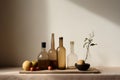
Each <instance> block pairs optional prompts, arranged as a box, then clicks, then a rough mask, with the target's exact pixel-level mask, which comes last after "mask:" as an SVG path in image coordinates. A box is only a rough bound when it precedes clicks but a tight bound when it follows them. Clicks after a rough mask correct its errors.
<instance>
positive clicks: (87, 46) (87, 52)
mask: <svg viewBox="0 0 120 80" xmlns="http://www.w3.org/2000/svg"><path fill="white" fill-rule="evenodd" d="M88 54H89V45H88V46H87V52H86V57H85V61H86V60H87V58H88Z"/></svg>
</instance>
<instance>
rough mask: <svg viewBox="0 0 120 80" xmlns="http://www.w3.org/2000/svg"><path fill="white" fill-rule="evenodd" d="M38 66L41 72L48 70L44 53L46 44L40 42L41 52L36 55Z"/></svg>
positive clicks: (46, 55) (46, 56) (47, 61)
mask: <svg viewBox="0 0 120 80" xmlns="http://www.w3.org/2000/svg"><path fill="white" fill-rule="evenodd" d="M38 66H39V68H40V69H41V70H44V69H48V66H49V60H48V54H47V51H46V42H42V44H41V52H40V54H39V55H38Z"/></svg>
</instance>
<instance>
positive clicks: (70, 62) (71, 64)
mask: <svg viewBox="0 0 120 80" xmlns="http://www.w3.org/2000/svg"><path fill="white" fill-rule="evenodd" d="M77 60H78V58H77V55H76V54H75V53H74V41H70V54H69V55H68V56H67V68H70V69H71V68H75V63H76V62H77Z"/></svg>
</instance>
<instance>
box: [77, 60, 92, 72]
mask: <svg viewBox="0 0 120 80" xmlns="http://www.w3.org/2000/svg"><path fill="white" fill-rule="evenodd" d="M75 67H76V68H77V69H78V70H82V71H86V70H88V69H89V67H90V64H89V63H85V61H84V60H79V61H78V62H77V63H75Z"/></svg>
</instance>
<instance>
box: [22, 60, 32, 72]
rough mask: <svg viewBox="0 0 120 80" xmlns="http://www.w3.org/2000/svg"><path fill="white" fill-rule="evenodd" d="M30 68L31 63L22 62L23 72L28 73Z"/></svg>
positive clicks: (27, 61)
mask: <svg viewBox="0 0 120 80" xmlns="http://www.w3.org/2000/svg"><path fill="white" fill-rule="evenodd" d="M31 66H32V62H31V61H29V60H26V61H24V62H23V64H22V68H23V70H25V71H29V70H30V67H31Z"/></svg>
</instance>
